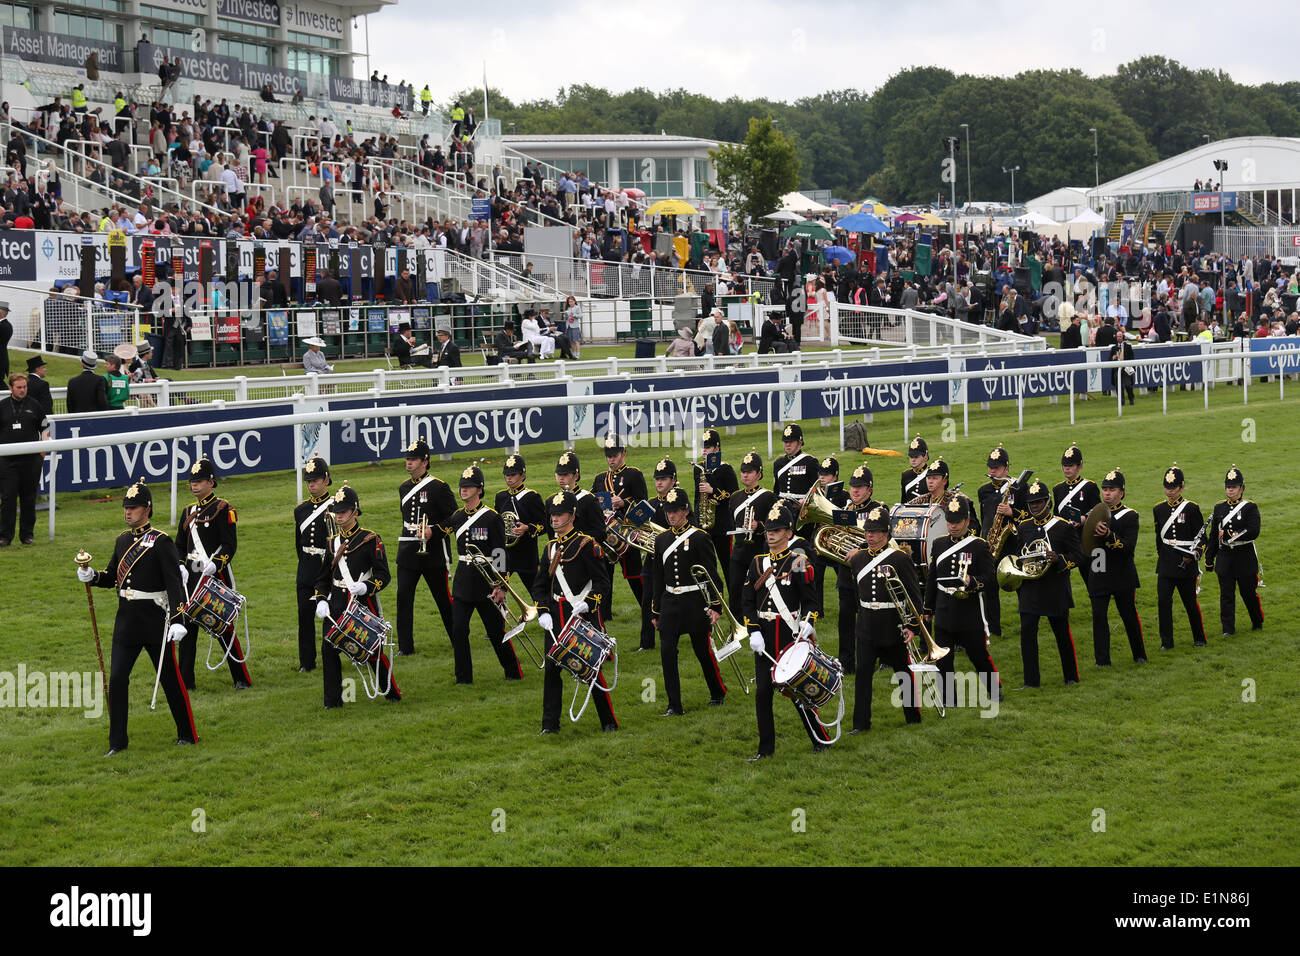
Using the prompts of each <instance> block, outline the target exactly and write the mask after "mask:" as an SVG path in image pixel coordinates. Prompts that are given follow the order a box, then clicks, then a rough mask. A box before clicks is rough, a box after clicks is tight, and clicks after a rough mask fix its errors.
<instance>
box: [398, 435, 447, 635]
mask: <svg viewBox="0 0 1300 956" xmlns="http://www.w3.org/2000/svg"><path fill="white" fill-rule="evenodd" d="M405 458H406V474H407V479H406V480H405V481H404V482H402V484H401V486H400V487H398V489H397V500H398V507H399V508H400V510H401V513H402V533H401V535H400V536H399V537H398V539H397V654H398V656H399V657H404V656H406V655H407V654H414V653H415V592H416V590H417V589H418V588H419V586H420V581H421V580H423V581H424V583H425V584H426V585H427V586H428V588H429V593H430V594H432V595H433V603H434V604H436V605H437V606H438V614H439V616H440V617H441V618H442V626H443V628H444V629H445V631H446V634H447V636H448V637H450V636H451V632H452V628H453V623H452V615H451V590H450V588H449V587H448V579H449V574H448V569H449V568H450V566H451V551H450V550H449V548H448V545H447V532H446V531H445V530H443V528H444V526H445V525H446V524H447V521H448V519H449V518H451V514H452V512H453V511H455V510H456V498H455V496H454V495H453V494H452V491H451V486H450V485H448V484H447V483H446V482H445V481H443V480H442V479H441V478H438V477H437V476H435V475H433V474H431V473H430V472H429V443H428V442H427V441H425V439H424V438H423V437H419V438H416V439H415V440H414V441H413V442H411V443H410V444H409V445H408V446H407V447H406V452H405Z"/></svg>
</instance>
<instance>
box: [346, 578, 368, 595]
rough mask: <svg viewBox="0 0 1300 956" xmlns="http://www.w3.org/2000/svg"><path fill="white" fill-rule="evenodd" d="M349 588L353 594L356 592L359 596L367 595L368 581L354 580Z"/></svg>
mask: <svg viewBox="0 0 1300 956" xmlns="http://www.w3.org/2000/svg"><path fill="white" fill-rule="evenodd" d="M348 590H349V591H350V592H352V593H353V594H355V595H356V596H357V597H365V595H366V582H365V581H353V582H352V583H351V584H349V585H348Z"/></svg>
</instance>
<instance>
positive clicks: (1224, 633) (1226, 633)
mask: <svg viewBox="0 0 1300 956" xmlns="http://www.w3.org/2000/svg"><path fill="white" fill-rule="evenodd" d="M1252 630H1253V628H1252ZM1236 633H1237V632H1236V631H1224V632H1223V636H1224V637H1232V635H1234V634H1236Z"/></svg>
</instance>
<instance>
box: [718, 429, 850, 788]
mask: <svg viewBox="0 0 1300 956" xmlns="http://www.w3.org/2000/svg"><path fill="white" fill-rule="evenodd" d="M745 457H746V461H748V458H749V456H748V455H747V456H745ZM741 468H742V471H741V480H742V481H743V480H744V476H745V472H744V470H743V468H744V465H742V466H741ZM763 527H764V529H765V531H764V536H765V537H766V539H767V546H768V551H767V552H766V553H764V554H760V555H758V556H757V557H755V558H753V559H752V560H751V561H750V563H749V570H748V571H747V572H746V575H745V582H744V585H743V587H742V592H741V597H742V612H743V617H740V618H739V620H742V621H744V623H745V626H746V627H748V628H749V646H750V647H751V648H752V649H753V651H754V675H755V681H754V684H755V688H756V690H755V693H754V709H755V711H756V713H757V716H758V753H756V754H755V755H754V756H752V757H750V758H749V760H750V762H751V763H752V762H754V761H755V760H762V759H763V758H764V757H770V756H772V754H773V753H775V751H776V721H775V719H774V718H773V716H772V701H773V698H774V697H775V688H774V686H773V683H772V661H771V660H768V658H767V657H766V656H764V654H765V653H766V654H767V655H770V656H771V657H772V658H773V659H776V660H779V659H780V657H781V654H782V653H783V652H784V651H785V650H786V649H787V648H788V647H790V646H791V645H792V644H793V643H794V642H795V641H796V640H798V639H800V638H803V639H807V640H811V639H812V637H813V624H814V623H815V622H816V620H817V609H816V603H815V600H814V596H813V593H812V579H813V567H812V563H811V562H810V561H809V560H808V558H807V556H806V555H804V554H801V553H796V552H793V551H791V550H790V549H789V544H790V538H791V534H792V532H793V531H794V514H793V512H792V511H791V509H789V508H787V507H785V506H784V504H782V503H781V502H779V501H773V502H772V504H771V507H770V509H769V511H768V512H767V514H766V515H764V517H763ZM733 559H734V555H733ZM795 710H796V711H798V713H799V719H800V720H801V721H802V722H803V727H804V730H805V731H807V733H808V739H809V740H811V741H812V745H813V750H814V751H820V750H825V749H826V748H827V747H829V746H830V738H829V737H828V736H827V734H826V730H825V728H823V727H822V726H821V724H820V723H819V722H818V718H817V711H816V709H814V708H805V707H803V706H801V705H800V704H798V703H797V702H796V704H795Z"/></svg>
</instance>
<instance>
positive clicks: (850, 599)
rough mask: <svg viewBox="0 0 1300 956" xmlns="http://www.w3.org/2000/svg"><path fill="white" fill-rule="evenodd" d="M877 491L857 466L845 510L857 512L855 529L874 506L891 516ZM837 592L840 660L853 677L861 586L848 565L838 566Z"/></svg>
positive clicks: (872, 480) (863, 468)
mask: <svg viewBox="0 0 1300 956" xmlns="http://www.w3.org/2000/svg"><path fill="white" fill-rule="evenodd" d="M874 491H875V478H874V476H873V475H872V474H871V469H870V468H868V467H867V466H866V465H858V467H856V468H854V469H853V471H852V472H851V473H850V474H849V491H848V501H847V502H846V503H845V504H844V506H843V510H845V511H852V512H856V513H857V515H858V518H857V525H856V527H858V528H861V527H862V523H863V520H864V519H865V518H866V512H868V511H870V510H871V508H872V507H873V506H874V505H879V506H880V507H882V508H884V509H885V514H889V505H887V504H885V503H884V502H883V501H876V500H874V499H873V498H872V494H873V493H874ZM835 590H836V591H837V592H838V593H839V598H840V616H839V621H838V626H839V634H840V648H839V660H840V663H841V664H843V665H844V673H845V674H846V675H847V674H852V673H853V672H854V671H855V670H856V669H857V664H856V662H857V643H858V637H857V620H858V582H857V580H856V579H855V578H854V577H853V571H852V570H850V568H849V566H848V565H847V564H838V563H837V564H836V571H835Z"/></svg>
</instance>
